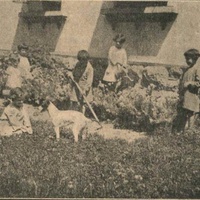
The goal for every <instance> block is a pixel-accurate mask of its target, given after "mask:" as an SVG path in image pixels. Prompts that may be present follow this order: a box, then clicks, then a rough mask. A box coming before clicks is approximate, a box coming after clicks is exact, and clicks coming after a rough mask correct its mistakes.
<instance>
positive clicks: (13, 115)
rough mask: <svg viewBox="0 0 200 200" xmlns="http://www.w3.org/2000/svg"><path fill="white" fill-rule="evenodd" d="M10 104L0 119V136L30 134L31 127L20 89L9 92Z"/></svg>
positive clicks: (31, 131)
mask: <svg viewBox="0 0 200 200" xmlns="http://www.w3.org/2000/svg"><path fill="white" fill-rule="evenodd" d="M10 97H11V100H12V102H11V103H10V104H9V105H8V106H7V107H6V108H5V109H4V111H3V114H2V116H1V117H0V135H1V136H11V135H14V134H21V133H29V134H32V133H33V130H32V126H31V123H30V119H29V116H28V112H27V110H26V107H25V105H23V91H22V89H21V88H14V89H12V90H11V92H10Z"/></svg>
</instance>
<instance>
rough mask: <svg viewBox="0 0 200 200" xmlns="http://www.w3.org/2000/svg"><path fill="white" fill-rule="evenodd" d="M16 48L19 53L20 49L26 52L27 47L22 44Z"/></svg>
mask: <svg viewBox="0 0 200 200" xmlns="http://www.w3.org/2000/svg"><path fill="white" fill-rule="evenodd" d="M17 48H18V50H19V51H21V50H22V49H24V50H28V46H27V45H26V44H24V43H23V44H20V45H18V47H17Z"/></svg>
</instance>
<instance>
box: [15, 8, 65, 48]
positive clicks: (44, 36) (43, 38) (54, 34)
mask: <svg viewBox="0 0 200 200" xmlns="http://www.w3.org/2000/svg"><path fill="white" fill-rule="evenodd" d="M26 6H27V5H25V4H24V5H23V6H22V9H21V13H20V14H22V15H21V16H19V21H18V26H17V30H16V35H15V37H14V41H13V46H12V49H16V47H17V46H18V45H19V44H21V43H26V44H27V45H30V46H32V45H37V44H38V45H44V46H45V47H46V48H47V49H48V50H49V51H55V48H56V45H57V42H58V39H59V37H60V34H61V32H62V30H63V27H64V24H65V21H62V23H61V24H60V25H59V26H58V24H57V23H56V21H55V20H53V22H52V20H51V21H48V22H47V23H46V24H45V23H44V21H43V20H44V18H45V17H44V13H43V16H41V17H38V16H35V15H34V16H33V17H31V15H32V13H33V12H29V13H28V15H29V18H26V17H24V15H23V14H24V13H25V15H26V14H27V13H26V12H24V10H25V8H24V7H26ZM39 15H41V13H39ZM27 19H30V21H31V23H28V21H27ZM51 19H52V18H51Z"/></svg>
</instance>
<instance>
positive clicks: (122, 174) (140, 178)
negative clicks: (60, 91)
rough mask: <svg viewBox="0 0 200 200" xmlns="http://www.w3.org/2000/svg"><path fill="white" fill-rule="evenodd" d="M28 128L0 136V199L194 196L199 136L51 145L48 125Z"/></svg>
mask: <svg viewBox="0 0 200 200" xmlns="http://www.w3.org/2000/svg"><path fill="white" fill-rule="evenodd" d="M33 127H34V134H33V135H26V134H24V135H22V136H15V137H10V138H3V137H2V138H0V143H1V145H0V180H1V181H0V197H43V198H45V197H51V198H53V197H115V198H117V197H120V198H129V197H132V198H199V196H200V173H199V172H200V170H199V166H200V159H199V155H200V132H197V131H191V132H190V133H188V135H184V136H171V135H168V134H167V133H162V134H161V133H160V134H155V135H154V136H150V137H149V138H147V139H142V140H138V141H136V142H135V143H131V144H130V143H127V142H126V141H124V140H117V139H111V140H104V139H103V138H102V137H100V136H97V135H96V136H90V137H88V138H87V139H86V140H84V141H83V142H81V143H79V144H74V143H73V142H72V138H71V137H70V136H69V137H68V138H67V139H66V138H65V139H62V140H61V141H60V142H56V141H55V139H54V138H52V137H54V132H53V129H52V126H51V124H48V123H44V122H33ZM160 132H162V131H160Z"/></svg>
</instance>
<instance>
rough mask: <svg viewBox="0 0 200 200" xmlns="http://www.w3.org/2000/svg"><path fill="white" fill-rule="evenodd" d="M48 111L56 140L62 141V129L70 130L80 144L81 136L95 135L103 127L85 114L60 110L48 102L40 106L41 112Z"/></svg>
mask: <svg viewBox="0 0 200 200" xmlns="http://www.w3.org/2000/svg"><path fill="white" fill-rule="evenodd" d="M45 110H47V111H48V113H49V116H50V118H51V120H52V123H53V125H54V130H55V132H56V139H57V140H59V139H60V128H61V127H67V128H70V129H71V131H72V133H73V135H74V141H75V142H78V138H79V136H83V134H87V133H95V132H96V131H97V130H98V129H100V128H101V126H100V125H99V124H98V123H97V122H96V121H92V120H90V119H88V118H87V117H85V116H84V115H83V113H81V112H78V111H74V110H58V109H57V108H56V106H55V105H54V104H53V103H52V102H51V101H48V100H45V101H44V102H43V103H42V105H41V106H40V111H45Z"/></svg>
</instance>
